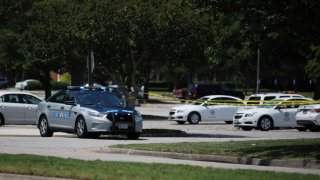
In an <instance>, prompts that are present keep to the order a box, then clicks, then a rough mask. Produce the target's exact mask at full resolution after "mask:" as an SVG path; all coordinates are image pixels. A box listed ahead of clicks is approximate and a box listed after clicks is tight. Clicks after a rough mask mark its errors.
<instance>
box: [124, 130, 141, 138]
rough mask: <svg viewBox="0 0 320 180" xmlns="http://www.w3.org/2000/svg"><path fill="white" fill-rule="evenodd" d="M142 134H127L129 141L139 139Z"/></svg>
mask: <svg viewBox="0 0 320 180" xmlns="http://www.w3.org/2000/svg"><path fill="white" fill-rule="evenodd" d="M140 135H141V133H139V132H133V133H127V138H128V139H139V137H140Z"/></svg>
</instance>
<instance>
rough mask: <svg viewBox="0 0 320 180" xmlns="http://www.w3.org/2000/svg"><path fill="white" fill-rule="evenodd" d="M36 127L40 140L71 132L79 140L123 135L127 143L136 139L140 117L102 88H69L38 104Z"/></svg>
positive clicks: (136, 112)
mask: <svg viewBox="0 0 320 180" xmlns="http://www.w3.org/2000/svg"><path fill="white" fill-rule="evenodd" d="M37 127H38V128H39V131H40V135H41V136H42V137H51V136H52V135H53V133H54V132H71V133H76V134H77V137H79V138H86V137H94V138H97V137H99V136H100V135H101V134H125V135H126V136H127V137H128V138H129V139H138V138H139V136H140V134H141V132H142V117H141V114H140V113H139V112H138V111H136V110H134V109H130V108H125V107H124V105H123V103H122V102H121V101H120V100H119V98H117V97H116V96H115V95H113V94H111V93H108V92H105V91H104V90H103V88H97V89H95V88H91V87H68V90H63V91H60V92H58V93H56V94H55V95H53V96H51V97H50V98H49V99H48V100H47V101H46V102H41V103H40V104H39V106H38V108H37Z"/></svg>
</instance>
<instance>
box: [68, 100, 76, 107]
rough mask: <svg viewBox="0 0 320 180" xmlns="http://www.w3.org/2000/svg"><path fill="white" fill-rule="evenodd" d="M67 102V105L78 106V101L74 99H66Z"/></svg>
mask: <svg viewBox="0 0 320 180" xmlns="http://www.w3.org/2000/svg"><path fill="white" fill-rule="evenodd" d="M66 104H67V105H71V106H76V105H77V104H76V101H74V100H73V101H72V100H71V101H66Z"/></svg>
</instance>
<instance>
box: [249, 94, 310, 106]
mask: <svg viewBox="0 0 320 180" xmlns="http://www.w3.org/2000/svg"><path fill="white" fill-rule="evenodd" d="M278 98H305V97H304V96H302V95H300V94H285V93H266V94H252V95H251V96H249V98H248V102H247V104H253V105H254V104H260V105H261V104H263V103H264V102H267V101H269V100H273V99H278Z"/></svg>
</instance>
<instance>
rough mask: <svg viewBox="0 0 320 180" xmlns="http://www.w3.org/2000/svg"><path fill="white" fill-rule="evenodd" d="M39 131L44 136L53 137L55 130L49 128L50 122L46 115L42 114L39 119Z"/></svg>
mask: <svg viewBox="0 0 320 180" xmlns="http://www.w3.org/2000/svg"><path fill="white" fill-rule="evenodd" d="M39 131H40V135H41V136H42V137H51V136H52V135H53V132H52V131H51V130H50V129H49V123H48V119H47V117H46V116H41V118H40V121H39Z"/></svg>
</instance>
